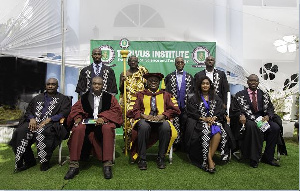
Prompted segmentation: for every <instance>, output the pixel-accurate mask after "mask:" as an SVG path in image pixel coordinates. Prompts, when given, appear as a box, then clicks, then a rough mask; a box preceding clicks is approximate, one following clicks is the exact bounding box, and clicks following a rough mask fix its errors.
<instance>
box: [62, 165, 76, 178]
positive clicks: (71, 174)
mask: <svg viewBox="0 0 300 191" xmlns="http://www.w3.org/2000/svg"><path fill="white" fill-rule="evenodd" d="M77 174H79V168H75V167H70V168H69V171H68V172H67V174H66V175H65V177H64V179H65V180H69V179H73V178H74V177H75V176H76V175H77Z"/></svg>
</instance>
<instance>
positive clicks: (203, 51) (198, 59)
mask: <svg viewBox="0 0 300 191" xmlns="http://www.w3.org/2000/svg"><path fill="white" fill-rule="evenodd" d="M208 56H209V50H208V49H207V48H206V47H204V46H198V47H196V48H195V49H194V50H193V56H192V58H193V61H194V62H195V63H197V64H194V65H192V67H195V68H198V67H204V66H205V64H204V62H205V59H206V57H208Z"/></svg>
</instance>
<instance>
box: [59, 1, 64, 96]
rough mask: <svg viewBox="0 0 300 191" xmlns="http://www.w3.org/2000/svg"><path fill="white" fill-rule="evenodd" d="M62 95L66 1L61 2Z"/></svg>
mask: <svg viewBox="0 0 300 191" xmlns="http://www.w3.org/2000/svg"><path fill="white" fill-rule="evenodd" d="M60 93H62V94H64V93H65V15H64V0H61V66H60Z"/></svg>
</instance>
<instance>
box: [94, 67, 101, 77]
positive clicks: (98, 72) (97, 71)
mask: <svg viewBox="0 0 300 191" xmlns="http://www.w3.org/2000/svg"><path fill="white" fill-rule="evenodd" d="M95 74H96V76H99V74H100V71H99V64H96V72H95Z"/></svg>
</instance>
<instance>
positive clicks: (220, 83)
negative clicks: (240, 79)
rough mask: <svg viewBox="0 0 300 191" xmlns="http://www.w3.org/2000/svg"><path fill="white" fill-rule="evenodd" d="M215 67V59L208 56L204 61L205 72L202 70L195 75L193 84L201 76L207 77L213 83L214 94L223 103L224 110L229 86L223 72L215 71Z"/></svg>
mask: <svg viewBox="0 0 300 191" xmlns="http://www.w3.org/2000/svg"><path fill="white" fill-rule="evenodd" d="M214 67H215V58H214V57H213V56H208V57H207V58H206V59H205V70H202V71H200V72H198V73H196V74H195V76H194V82H195V84H196V82H197V80H199V79H200V78H201V76H208V77H209V78H210V80H211V81H212V82H213V84H214V87H215V91H216V94H217V95H218V96H219V97H220V98H221V100H222V101H223V105H224V108H226V107H227V92H229V85H228V81H227V77H226V74H225V72H223V71H220V70H217V69H215V68H214Z"/></svg>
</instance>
